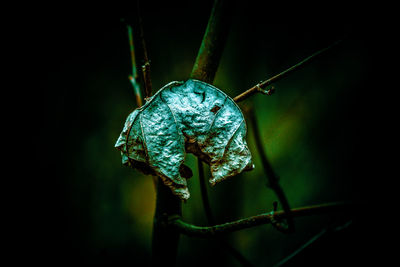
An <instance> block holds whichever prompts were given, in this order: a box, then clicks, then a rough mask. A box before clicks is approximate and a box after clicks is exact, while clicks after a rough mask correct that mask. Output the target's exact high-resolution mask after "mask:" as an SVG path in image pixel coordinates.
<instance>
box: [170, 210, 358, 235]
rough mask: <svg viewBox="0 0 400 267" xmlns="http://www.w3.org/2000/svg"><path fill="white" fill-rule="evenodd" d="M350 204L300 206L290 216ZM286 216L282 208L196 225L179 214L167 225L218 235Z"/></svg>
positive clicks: (309, 213)
mask: <svg viewBox="0 0 400 267" xmlns="http://www.w3.org/2000/svg"><path fill="white" fill-rule="evenodd" d="M350 210H351V205H350V204H349V203H344V202H342V203H329V204H321V205H315V206H307V207H301V208H296V209H292V210H291V216H293V217H302V216H310V215H319V214H323V213H329V212H343V211H350ZM285 218H287V213H286V212H285V211H283V210H281V211H277V212H269V213H263V214H260V215H256V216H252V217H248V218H245V219H240V220H237V221H233V222H228V223H224V224H218V225H214V226H196V225H193V224H189V223H186V222H184V221H182V220H181V219H180V217H179V216H173V217H170V218H169V219H168V220H169V222H168V224H169V225H173V226H174V228H175V229H176V230H177V231H179V232H180V233H182V234H185V235H188V236H197V237H211V236H219V235H223V234H227V233H232V232H235V231H239V230H243V229H247V228H251V227H255V226H258V225H263V224H270V223H271V222H273V221H274V220H276V219H285Z"/></svg>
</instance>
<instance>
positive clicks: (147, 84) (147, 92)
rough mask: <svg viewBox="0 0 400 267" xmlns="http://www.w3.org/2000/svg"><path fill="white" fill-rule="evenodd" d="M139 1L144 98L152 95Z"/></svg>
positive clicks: (138, 13) (138, 12)
mask: <svg viewBox="0 0 400 267" xmlns="http://www.w3.org/2000/svg"><path fill="white" fill-rule="evenodd" d="M139 2H140V1H137V15H138V18H139V32H140V40H141V41H142V48H143V59H144V65H143V66H142V72H143V82H144V88H145V98H148V97H150V96H151V95H152V90H153V89H152V83H151V75H150V74H151V71H150V60H149V57H148V54H147V46H146V42H145V39H144V31H143V21H142V16H141V14H140V4H139Z"/></svg>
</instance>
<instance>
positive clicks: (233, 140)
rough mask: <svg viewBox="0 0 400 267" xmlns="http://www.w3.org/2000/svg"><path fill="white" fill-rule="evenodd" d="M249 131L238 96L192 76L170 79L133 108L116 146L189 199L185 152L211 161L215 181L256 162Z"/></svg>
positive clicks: (133, 163) (125, 158)
mask: <svg viewBox="0 0 400 267" xmlns="http://www.w3.org/2000/svg"><path fill="white" fill-rule="evenodd" d="M245 137H246V123H245V120H244V117H243V114H242V112H241V111H240V109H239V107H238V106H237V105H236V104H235V103H234V101H233V100H232V99H231V98H230V97H228V96H227V95H226V94H225V93H224V92H222V91H221V90H219V89H218V88H216V87H214V86H212V85H210V84H207V83H204V82H201V81H197V80H188V81H186V82H171V83H169V84H167V85H166V86H164V87H163V88H161V89H160V90H159V91H158V92H157V93H156V94H155V95H154V96H152V97H151V99H149V101H147V103H146V104H145V105H143V106H142V107H140V108H138V109H136V110H134V111H133V112H132V113H131V114H129V116H128V118H127V119H126V122H125V126H124V128H123V130H122V133H121V135H120V137H119V138H118V140H117V142H116V144H115V147H116V148H117V149H119V150H120V151H121V155H122V163H123V164H127V165H129V166H131V167H133V168H137V169H139V170H141V171H142V172H144V173H146V174H153V175H157V176H159V177H161V178H162V180H163V182H164V183H165V184H166V185H167V186H169V187H170V188H171V190H172V192H173V193H174V194H175V195H177V196H179V197H180V198H181V199H188V198H189V196H190V194H189V190H188V188H187V182H186V178H188V177H187V175H184V173H185V171H183V170H184V169H185V168H184V167H185V166H184V165H183V162H184V161H185V154H186V153H192V154H194V155H196V156H197V157H199V158H200V159H201V160H202V161H204V162H206V163H207V164H209V165H210V169H211V178H210V183H211V184H212V185H214V184H215V183H218V182H220V181H222V180H224V179H226V178H228V177H232V176H234V175H236V174H238V173H240V172H242V171H243V170H250V169H253V168H254V165H253V163H252V161H251V153H250V151H249V149H248V146H247V143H246V139H245ZM186 173H187V172H186ZM185 177H186V178H185Z"/></svg>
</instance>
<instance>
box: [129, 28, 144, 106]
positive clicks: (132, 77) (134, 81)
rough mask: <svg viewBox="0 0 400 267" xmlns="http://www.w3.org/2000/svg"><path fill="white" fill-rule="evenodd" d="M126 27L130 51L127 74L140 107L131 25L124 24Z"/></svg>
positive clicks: (140, 98)
mask: <svg viewBox="0 0 400 267" xmlns="http://www.w3.org/2000/svg"><path fill="white" fill-rule="evenodd" d="M126 28H127V29H128V39H129V48H130V52H131V63H132V75H129V77H128V78H129V81H130V82H131V83H132V87H133V92H134V94H135V97H136V104H137V106H138V107H141V106H142V105H143V101H142V94H141V93H140V86H139V83H138V82H137V78H138V74H137V68H136V57H135V46H134V44H133V33H132V27H131V26H130V25H126Z"/></svg>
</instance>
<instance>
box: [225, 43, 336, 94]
mask: <svg viewBox="0 0 400 267" xmlns="http://www.w3.org/2000/svg"><path fill="white" fill-rule="evenodd" d="M340 42H341V40H339V41H336V42H335V43H333V44H331V45H330V46H328V47H326V48H324V49H321V50H319V51H318V52H316V53H314V54H312V55H311V56H309V57H307V58H305V59H303V60H302V61H300V62H299V63H297V64H296V65H294V66H292V67H290V68H288V69H287V70H285V71H283V72H281V73H279V74H277V75H275V76H273V77H271V78H269V79H268V80H265V81H263V82H260V83H258V84H256V85H255V86H253V87H252V88H250V89H249V90H247V91H245V92H243V93H241V94H240V95H238V96H236V97H234V98H233V100H234V101H235V102H240V101H243V100H245V99H247V98H249V97H250V96H252V95H255V94H257V93H263V94H267V95H271V94H272V92H273V91H272V90H264V89H265V88H266V87H267V86H268V85H271V84H272V83H274V82H277V81H279V80H281V79H282V78H285V77H286V76H287V75H288V74H290V73H292V72H293V71H295V70H298V69H299V68H300V67H304V66H305V65H306V63H309V62H311V60H312V59H315V58H316V57H317V56H319V55H321V54H322V53H324V52H326V51H327V50H329V49H330V48H332V47H334V46H336V45H337V44H339V43H340Z"/></svg>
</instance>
